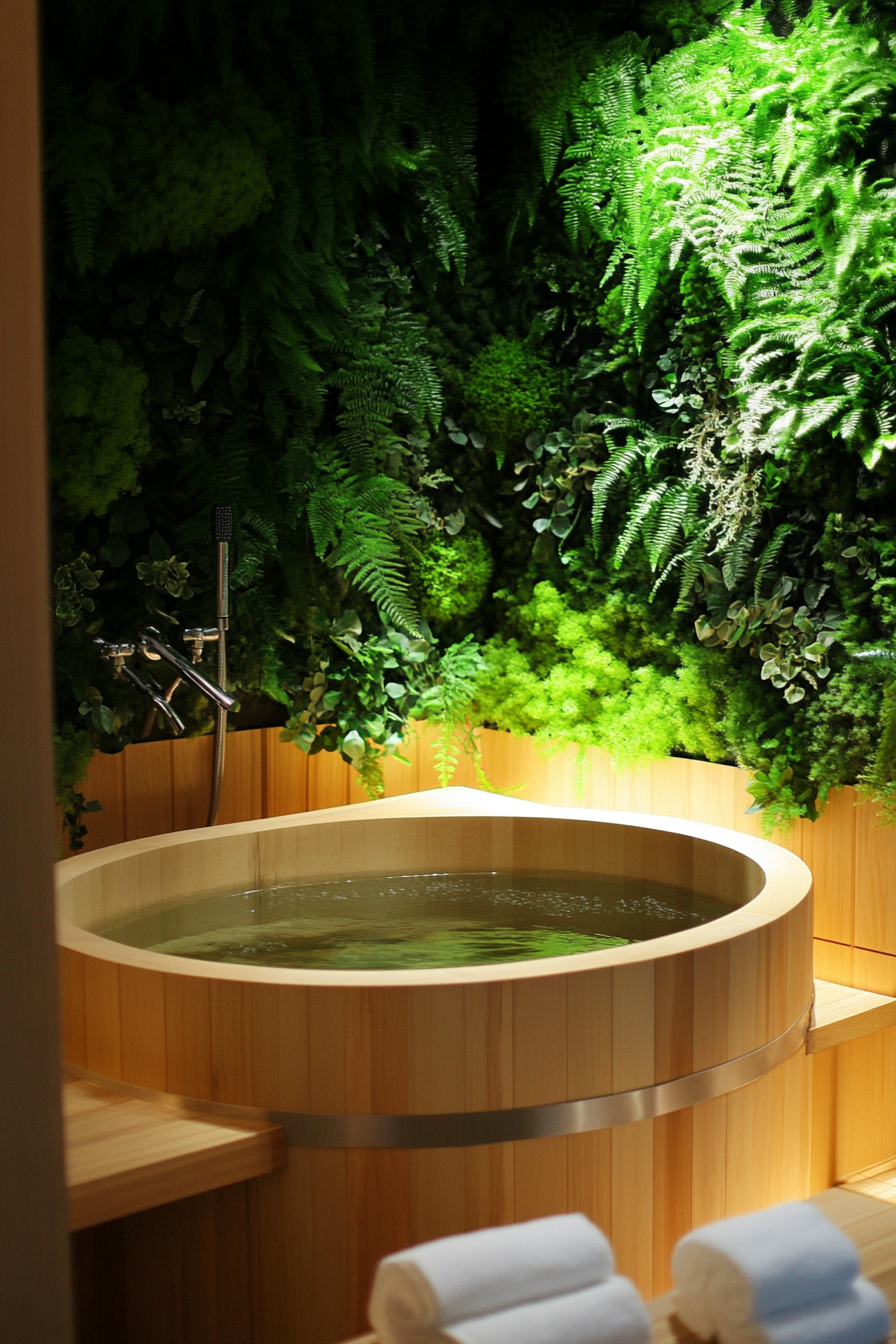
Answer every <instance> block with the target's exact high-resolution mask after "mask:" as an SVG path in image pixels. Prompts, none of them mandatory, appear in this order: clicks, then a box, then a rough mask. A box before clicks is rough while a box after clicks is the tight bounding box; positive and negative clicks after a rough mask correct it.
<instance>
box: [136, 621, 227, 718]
mask: <svg viewBox="0 0 896 1344" xmlns="http://www.w3.org/2000/svg"><path fill="white" fill-rule="evenodd" d="M137 647H138V648H139V649H140V650H141V651H142V652H143V653H145V654H146V655H147V656H148V657H150V658H161V659H162V661H163V662H166V663H167V664H168V666H169V667H173V668H174V670H175V672H177V674H178V676H180V677H182V678H183V679H184V681H189V682H191V683H192V685H194V686H195V687H196V689H197V690H199V691H201V692H202V694H203V695H204V696H205V697H206V699H208V700H211V701H212V703H213V704H215V705H218V706H219V707H220V708H221V709H226V710H229V711H230V712H231V713H235V712H236V710H238V709H239V703H238V701H236V700H235V699H234V697H233V696H232V695H228V694H227V692H226V691H224V690H222V689H221V687H220V686H219V685H218V683H217V682H216V681H212V679H211V678H210V677H206V676H204V675H203V674H202V673H201V672H200V671H199V668H198V667H196V666H195V665H194V664H193V663H188V662H187V660H186V658H182V657H181V655H180V654H179V653H178V652H177V650H176V649H172V648H171V646H170V645H169V644H166V643H165V641H164V640H163V639H162V638H161V637H160V635H159V632H158V630H156V629H154V628H153V626H151V625H150V626H147V628H146V629H145V630H144V631H143V633H142V634H141V635H138V637H137Z"/></svg>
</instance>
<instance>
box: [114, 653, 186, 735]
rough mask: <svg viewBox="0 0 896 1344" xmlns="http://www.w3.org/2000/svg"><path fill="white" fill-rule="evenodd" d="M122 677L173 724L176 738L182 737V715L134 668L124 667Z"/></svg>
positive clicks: (124, 665)
mask: <svg viewBox="0 0 896 1344" xmlns="http://www.w3.org/2000/svg"><path fill="white" fill-rule="evenodd" d="M121 675H122V677H124V678H125V680H126V681H129V682H130V683H131V685H132V686H136V687H137V690H138V691H142V692H143V694H144V695H145V696H147V698H148V699H150V700H151V701H152V703H153V704H154V705H155V707H156V709H158V710H161V712H162V713H163V714H164V715H165V718H166V719H167V720H168V722H169V723H170V724H171V727H172V728H173V730H174V734H175V736H176V737H180V735H181V733H182V732H183V731H184V725H183V721H182V719H181V718H180V715H179V714H177V713H176V712H175V711H174V710H173V709H172V708H171V706H170V705H169V703H168V701H167V700H166V699H165V698H164V696H161V695H158V694H157V693H156V692H155V691H154V690H153V689H152V687H151V686H148V685H147V684H146V682H145V681H144V680H143V678H142V677H140V676H138V675H137V673H136V672H135V671H134V669H133V668H132V667H128V666H127V665H126V664H123V665H122V668H121Z"/></svg>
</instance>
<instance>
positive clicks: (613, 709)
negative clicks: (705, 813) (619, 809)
mask: <svg viewBox="0 0 896 1344" xmlns="http://www.w3.org/2000/svg"><path fill="white" fill-rule="evenodd" d="M620 599H621V594H617V595H613V596H611V597H610V598H609V600H608V601H607V602H606V603H605V604H599V605H594V606H592V607H590V608H589V609H587V610H578V609H576V608H575V607H574V606H573V605H572V604H571V603H570V601H569V598H568V597H566V596H565V595H564V594H562V593H560V592H559V591H558V589H557V588H555V587H554V585H553V584H552V583H548V582H544V583H539V584H536V586H535V589H534V592H533V594H532V597H531V599H530V600H529V601H528V602H527V603H525V604H524V605H523V606H521V607H519V608H518V609H517V611H516V612H515V613H514V615H513V616H512V617H511V620H512V624H513V627H514V629H515V630H517V631H519V634H514V635H510V636H507V635H496V636H495V637H494V638H493V639H492V640H491V641H490V642H489V643H488V645H487V646H486V649H485V658H486V663H487V669H486V671H485V672H483V673H482V674H481V676H480V677H479V680H478V682H477V686H476V706H477V709H478V711H479V713H480V714H481V716H482V717H483V719H484V720H486V721H487V722H490V723H494V724H495V725H496V726H497V727H499V728H506V729H509V730H510V731H511V732H514V733H517V734H521V735H522V734H532V735H533V736H534V737H535V738H536V740H538V741H541V742H544V743H545V744H547V743H551V744H555V745H557V746H566V745H568V744H574V745H575V746H577V747H582V748H584V747H599V748H602V749H605V750H608V751H610V752H611V753H612V755H613V759H614V760H615V761H616V763H617V764H618V765H621V766H632V765H637V764H639V763H640V762H643V761H645V760H649V759H656V758H658V757H663V756H668V755H669V753H670V752H671V751H675V750H680V751H684V752H687V753H689V754H692V755H698V756H705V757H708V758H709V759H710V760H722V759H723V758H724V756H725V753H726V744H725V742H724V739H723V738H722V736H721V735H720V734H719V731H718V728H717V726H716V725H717V722H718V718H719V711H720V708H721V706H720V704H719V701H718V698H717V696H716V695H715V692H714V690H713V687H712V684H711V681H710V680H709V679H707V678H706V677H705V676H704V675H702V651H701V650H699V649H695V648H692V647H688V646H687V645H684V646H682V647H681V648H680V649H678V650H674V649H673V648H672V647H671V642H670V647H668V648H666V649H663V650H659V652H661V654H662V657H661V664H660V666H657V665H651V664H650V663H643V664H642V665H640V666H638V665H637V663H633V662H632V661H629V660H627V659H626V658H625V657H624V656H620V655H624V652H625V647H624V644H625V639H626V636H623V639H622V640H620V624H621V623H624V624H626V625H629V627H630V628H631V625H632V624H634V623H632V622H628V621H625V613H624V611H623V606H624V603H623V602H622V601H621V600H620ZM620 617H622V622H621V621H620ZM628 638H629V641H630V642H632V641H633V638H634V639H637V636H636V635H635V636H634V637H632V635H631V634H630V635H629V636H628Z"/></svg>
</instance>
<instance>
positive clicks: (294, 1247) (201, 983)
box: [59, 789, 812, 1344]
mask: <svg viewBox="0 0 896 1344" xmlns="http://www.w3.org/2000/svg"><path fill="white" fill-rule="evenodd" d="M465 871H467V872H483V871H506V872H514V871H516V872H526V873H536V874H537V873H539V872H542V873H548V872H550V873H556V872H558V871H559V872H566V873H569V874H571V875H576V874H579V875H582V874H592V873H603V874H610V875H624V876H627V877H642V878H645V879H651V880H661V881H665V882H673V883H676V884H677V885H679V886H687V887H690V888H692V889H693V890H695V891H697V892H701V893H704V894H706V895H710V896H714V897H717V898H721V899H722V900H723V901H724V902H725V904H726V906H727V907H730V912H729V913H727V914H725V915H723V916H722V917H721V918H717V919H715V920H714V921H713V922H710V923H706V924H703V925H701V926H700V927H696V928H691V929H688V930H687V931H685V932H678V933H673V934H670V935H666V936H664V937H659V938H654V939H651V940H649V941H645V942H641V943H634V944H631V945H629V946H621V947H613V948H608V949H606V950H601V951H596V952H586V953H578V954H575V955H568V956H562V957H551V958H548V959H543V960H535V961H518V962H508V963H503V964H500V965H483V966H460V967H453V968H446V969H433V970H375V971H370V970H368V971H356V970H293V969H285V968H278V967H268V966H251V965H233V964H224V963H217V962H205V961H199V960H191V959H186V958H181V957H172V956H166V955H163V954H160V953H156V952H151V951H144V950H141V949H139V948H134V947H128V946H124V945H123V944H120V943H116V942H113V941H111V940H110V939H108V938H104V937H101V936H99V935H98V934H97V933H96V932H93V931H92V930H93V929H95V928H96V927H97V926H102V925H103V924H104V923H106V922H107V921H108V920H110V919H113V918H123V917H124V916H126V915H127V914H128V913H134V914H137V913H145V912H150V911H152V910H158V909H160V908H162V907H164V906H166V905H171V904H175V903H179V902H184V901H185V900H187V899H188V898H190V897H193V896H195V895H196V894H198V893H203V892H211V891H215V890H220V889H222V888H224V887H225V886H228V885H229V886H230V887H231V888H232V889H233V890H243V889H248V888H251V887H258V886H262V885H267V884H278V883H283V882H287V881H291V880H301V881H306V880H307V881H309V882H310V881H313V880H319V879H322V878H334V877H357V876H362V875H377V874H381V875H388V874H396V873H433V872H441V873H445V872H465ZM811 937H812V909H811V876H810V874H809V871H808V869H807V868H806V867H805V865H804V864H803V863H802V862H801V861H800V860H799V859H797V858H795V857H794V856H793V855H791V854H789V853H787V852H786V851H784V850H782V849H779V848H778V847H776V846H774V845H771V844H768V843H767V842H765V841H761V840H756V839H753V838H751V837H747V836H742V835H737V834H735V833H733V832H729V831H723V830H720V829H718V828H715V827H710V826H702V825H699V824H692V823H687V822H681V821H676V820H671V819H668V818H658V817H648V816H639V815H635V814H628V813H618V812H617V813H613V812H593V811H585V810H560V809H555V808H548V807H542V806H540V805H538V804H533V803H525V802H520V801H516V800H511V799H507V798H503V797H498V796H495V795H489V794H484V793H479V792H476V791H473V790H468V789H447V790H440V791H437V792H433V793H427V794H417V795H408V796H406V797H403V798H399V799H395V800H389V801H384V802H379V803H372V804H360V805H356V806H351V807H343V808H335V809H332V810H329V811H325V812H312V813H305V814H301V815H297V816H292V817H279V818H276V819H273V820H267V821H254V822H244V823H240V824H237V825H231V826H222V827H218V828H217V829H215V830H203V831H189V832H179V833H176V834H172V835H165V836H159V837H155V838H152V839H146V840H138V841H132V842H129V843H127V844H123V845H117V846H114V847H111V848H108V849H105V850H100V851H97V852H95V853H92V854H88V855H84V856H79V857H76V858H72V859H68V860H66V861H65V862H63V863H61V864H60V865H59V940H60V945H61V958H62V987H63V1023H64V1032H65V1039H66V1055H67V1061H68V1063H69V1064H70V1065H71V1066H74V1067H75V1068H79V1069H81V1070H84V1071H86V1072H87V1073H89V1074H94V1075H100V1076H102V1077H105V1078H112V1079H116V1080H119V1081H121V1082H123V1083H124V1084H127V1085H133V1086H137V1087H142V1088H149V1089H155V1090H157V1091H160V1092H165V1093H173V1094H175V1095H177V1096H181V1097H187V1098H193V1099H197V1100H199V1101H201V1102H205V1103H209V1104H218V1105H224V1106H231V1107H247V1108H255V1109H256V1110H257V1111H261V1112H264V1113H267V1114H269V1115H271V1116H272V1117H273V1118H275V1119H277V1120H278V1121H279V1122H280V1123H282V1124H283V1125H284V1128H285V1130H286V1135H287V1142H288V1144H289V1163H288V1166H287V1168H286V1169H285V1170H284V1171H282V1172H279V1173H276V1174H275V1175H272V1176H269V1177H265V1178H263V1179H262V1180H261V1181H259V1182H258V1188H257V1191H256V1197H255V1199H254V1204H253V1209H254V1212H253V1216H252V1219H251V1220H250V1237H251V1241H252V1246H251V1247H250V1248H249V1251H248V1252H247V1253H249V1254H251V1255H252V1256H253V1257H254V1263H255V1264H256V1265H257V1266H258V1267H259V1268H258V1270H257V1273H256V1275H255V1282H256V1292H257V1295H258V1312H259V1320H260V1326H259V1329H260V1332H261V1333H260V1336H259V1338H260V1339H262V1340H264V1341H265V1342H266V1344H267V1341H270V1344H279V1341H280V1340H282V1339H285V1338H290V1339H294V1340H296V1341H303V1342H304V1341H308V1344H311V1342H312V1341H314V1342H315V1344H317V1341H321V1342H322V1344H324V1342H326V1344H329V1341H335V1340H339V1339H343V1338H346V1337H348V1336H349V1335H351V1334H352V1333H357V1332H359V1331H360V1330H361V1329H362V1328H363V1327H364V1324H365V1304H366V1297H367V1293H368V1289H369V1283H370V1277H371V1273H372V1270H373V1267H374V1265H375V1264H376V1261H377V1260H378V1258H379V1257H380V1256H381V1255H384V1254H386V1253H388V1252H390V1251H392V1250H395V1249H398V1248H399V1247H402V1246H404V1245H408V1244H411V1243H413V1242H416V1241H421V1240H426V1239H428V1238H431V1237H436V1236H441V1235H446V1234H449V1233H452V1232H458V1231H463V1230H466V1229H472V1228H476V1227H481V1226H487V1225H490V1224H495V1223H500V1222H507V1221H513V1220H519V1219H525V1218H530V1217H535V1216H538V1215H541V1214H545V1213H549V1212H558V1211H564V1210H567V1209H581V1210H582V1211H584V1212H585V1213H587V1214H588V1215H589V1216H591V1217H592V1218H594V1219H595V1220H596V1221H597V1222H598V1223H599V1224H600V1225H601V1226H602V1227H603V1228H604V1229H605V1230H606V1231H607V1233H608V1234H609V1235H610V1236H611V1238H612V1240H613V1243H614V1246H615V1248H616V1253H617V1258H618V1261H619V1267H620V1270H621V1272H623V1273H627V1274H630V1275H632V1276H633V1277H634V1278H635V1279H636V1281H637V1282H638V1283H639V1286H640V1287H641V1288H642V1291H644V1292H645V1293H646V1294H648V1295H650V1294H652V1293H653V1292H658V1291H660V1290H661V1289H663V1288H664V1287H665V1286H666V1279H665V1275H666V1272H667V1267H668V1261H669V1253H670V1251H671V1246H672V1244H673V1243H674V1241H675V1239H676V1238H677V1237H678V1236H680V1235H681V1233H683V1232H684V1231H685V1230H687V1228H688V1227H689V1226H691V1225H693V1224H695V1223H699V1222H702V1221H705V1220H706V1219H707V1218H709V1217H714V1216H721V1215H723V1214H725V1213H728V1212H737V1211H740V1210H741V1209H743V1208H749V1207H756V1206H758V1205H761V1204H763V1203H767V1202H769V1201H770V1200H773V1199H781V1198H787V1197H791V1196H799V1195H801V1194H804V1193H806V1189H805V1188H804V1187H805V1186H806V1180H807V1174H806V1172H805V1171H804V1170H803V1167H804V1166H805V1162H804V1161H803V1159H802V1157H801V1156H800V1154H801V1153H802V1151H803V1148H804V1146H805V1145H804V1144H803V1140H804V1138H805V1134H804V1132H803V1131H804V1129H805V1126H806V1124H807V1123H808V1118H807V1117H808V1107H807V1106H806V1105H805V1098H803V1096H802V1091H803V1090H804V1088H805V1086H806V1084H805V1080H804V1077H803V1074H802V1073H801V1072H800V1069H799V1062H800V1051H801V1047H802V1045H803V1042H804V1039H805V1032H806V1027H807V1022H808V1014H809V1009H810V1005H811V996H812V956H811ZM266 1322H267V1324H265V1323H266Z"/></svg>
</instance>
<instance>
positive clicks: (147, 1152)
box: [64, 1082, 285, 1231]
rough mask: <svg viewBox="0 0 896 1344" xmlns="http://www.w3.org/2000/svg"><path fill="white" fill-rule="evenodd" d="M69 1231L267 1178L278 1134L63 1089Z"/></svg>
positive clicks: (259, 1124) (275, 1159)
mask: <svg viewBox="0 0 896 1344" xmlns="http://www.w3.org/2000/svg"><path fill="white" fill-rule="evenodd" d="M64 1114H65V1157H66V1183H67V1187H68V1207H69V1227H70V1229H71V1230H72V1231H78V1230H79V1229H80V1228H84V1227H92V1226H94V1224H96V1223H104V1222H108V1221H109V1220H110V1219H113V1218H122V1217H124V1216H125V1215H126V1214H130V1213H138V1212H140V1211H141V1210H143V1209H149V1208H154V1207H155V1206H156V1205H159V1204H168V1203H170V1202H171V1201H173V1200H179V1199H185V1198H187V1197H189V1196H191V1195H198V1194H202V1193H204V1192H205V1191H207V1190H214V1189H216V1188H217V1187H218V1186H221V1185H230V1184H232V1183H234V1182H236V1181H245V1180H248V1179H249V1178H250V1177H253V1176H262V1175H265V1174H267V1173H268V1172H271V1171H275V1170H276V1169H277V1167H279V1166H282V1165H283V1163H284V1161H285V1149H284V1145H283V1131H282V1129H280V1127H279V1126H277V1125H270V1124H267V1123H265V1122H263V1121H227V1122H226V1123H225V1122H222V1121H219V1120H217V1119H212V1118H211V1117H202V1118H200V1117H198V1116H196V1115H189V1116H187V1115H184V1114H178V1113H177V1112H175V1111H171V1110H168V1109H166V1108H164V1107H162V1106H158V1105H154V1104H152V1103H151V1102H147V1101H141V1100H136V1099H134V1098H132V1097H128V1096H127V1095H126V1094H124V1093H120V1092H112V1091H110V1090H108V1089H105V1088H101V1087H97V1086H95V1085H94V1084H92V1083H87V1082H68V1083H66V1085H65V1089H64Z"/></svg>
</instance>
